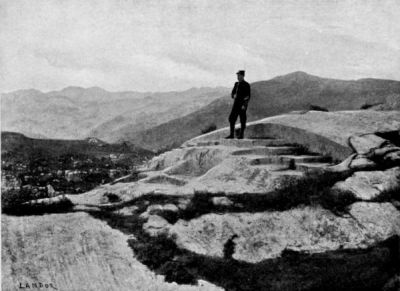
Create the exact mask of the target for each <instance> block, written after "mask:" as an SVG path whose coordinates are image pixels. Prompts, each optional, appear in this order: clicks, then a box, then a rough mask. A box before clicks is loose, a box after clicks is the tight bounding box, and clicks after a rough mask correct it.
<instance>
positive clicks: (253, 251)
mask: <svg viewBox="0 0 400 291" xmlns="http://www.w3.org/2000/svg"><path fill="white" fill-rule="evenodd" d="M368 211H370V212H372V213H373V214H372V216H368ZM351 213H352V214H353V216H354V217H355V218H351V217H346V218H344V217H338V216H336V215H334V214H333V213H331V212H330V211H329V210H326V209H323V208H320V207H303V208H296V209H291V210H287V211H273V212H262V213H229V214H224V215H218V214H207V215H204V216H201V217H199V218H196V219H193V220H191V221H189V222H188V221H184V220H179V221H178V222H177V223H176V224H175V225H173V226H172V227H171V228H170V234H171V235H172V236H173V237H175V238H176V242H177V244H178V246H180V247H181V248H184V249H189V250H190V251H193V252H195V253H198V254H203V255H207V256H217V257H223V250H224V245H225V244H226V242H227V241H228V240H229V238H230V237H232V236H233V235H236V236H237V238H235V240H234V242H235V244H236V248H235V253H234V255H233V258H235V259H237V260H240V261H246V262H252V263H256V262H260V261H263V260H266V259H271V258H276V257H280V256H281V253H282V252H283V251H284V250H287V249H290V250H294V251H301V252H308V253H321V252H327V251H334V250H338V249H355V248H367V247H370V246H372V245H374V244H376V243H377V242H380V241H384V240H385V239H387V238H389V237H390V236H392V235H396V234H397V235H398V234H400V212H399V211H398V210H397V209H396V208H394V207H393V206H392V205H391V204H390V203H387V204H379V203H370V204H366V203H364V204H355V205H354V206H353V207H352V210H351Z"/></svg>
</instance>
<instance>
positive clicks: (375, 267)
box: [4, 111, 400, 290]
mask: <svg viewBox="0 0 400 291" xmlns="http://www.w3.org/2000/svg"><path fill="white" fill-rule="evenodd" d="M399 128H400V114H399V112H371V111H367V112H366V111H344V112H315V111H309V112H298V113H294V114H287V115H281V116H275V117H270V118H266V119H262V120H259V121H257V122H253V123H250V124H249V127H248V130H247V131H246V135H247V137H248V138H245V139H242V140H236V139H233V140H226V139H222V138H221V137H223V136H225V135H226V130H225V129H222V130H218V131H215V132H212V133H209V134H205V135H203V136H200V137H197V138H195V139H192V140H189V141H187V142H186V143H184V144H183V145H182V146H181V147H180V148H177V149H174V150H171V151H168V152H165V153H163V154H161V155H159V156H157V157H155V158H153V159H152V160H150V161H149V162H148V163H146V164H145V165H143V166H142V167H141V168H140V169H139V172H138V173H135V175H137V177H138V179H137V180H136V181H135V182H128V183H122V182H121V181H120V182H116V183H113V184H106V185H101V186H99V187H98V188H96V189H93V190H92V191H89V192H87V193H83V194H80V195H65V196H64V197H54V198H50V199H45V200H40V201H34V202H32V203H30V202H28V203H26V205H25V204H24V207H29V206H31V207H39V208H40V207H42V208H40V209H44V210H43V211H44V212H46V211H48V209H50V207H51V206H52V203H53V204H54V205H57V203H60V201H61V202H62V201H64V200H67V201H70V202H71V203H70V204H71V205H72V206H71V208H69V209H68V211H71V210H72V211H87V212H89V213H91V214H92V215H93V216H94V217H97V218H99V219H102V220H105V221H107V223H108V224H109V225H110V226H111V227H113V228H116V229H119V230H121V231H122V232H123V233H124V234H122V233H120V232H115V230H112V229H111V228H110V227H109V226H107V225H105V224H102V223H100V222H99V221H98V220H94V219H93V218H92V217H91V216H85V219H86V218H87V217H89V218H88V219H87V220H88V221H89V222H90V221H95V222H96V223H95V224H94V225H95V227H93V230H94V231H97V233H100V234H101V235H99V234H94V235H93V239H95V240H96V239H101V238H99V237H104V239H106V238H107V237H108V232H109V231H112V232H113V233H118V235H117V236H118V238H117V239H116V240H117V241H118V243H119V245H116V244H114V241H113V240H112V239H111V240H110V244H109V246H110V249H108V251H112V250H114V249H115V248H116V247H119V248H121V249H122V250H123V251H124V252H127V250H126V248H127V246H126V244H125V243H123V244H122V245H121V241H124V242H125V241H128V243H129V246H131V248H132V250H133V252H132V250H130V253H129V255H130V257H129V255H128V253H124V254H125V255H126V257H125V259H126V258H127V257H129V259H126V260H128V262H125V261H123V260H122V261H123V262H120V261H118V262H117V263H116V264H117V265H118V266H119V267H118V268H125V267H126V270H125V269H124V270H125V271H124V272H122V273H121V274H122V275H121V276H122V277H124V276H127V275H126V273H127V272H128V273H129V274H130V269H129V268H133V267H132V266H136V263H137V262H136V258H137V259H138V260H140V261H142V262H143V263H145V264H146V265H147V266H148V269H147V268H146V267H144V265H141V266H142V267H143V268H144V270H145V271H144V272H147V273H146V274H145V275H143V276H144V277H143V279H141V277H140V278H139V277H137V278H136V277H135V278H129V279H128V280H127V281H125V283H123V284H127V285H126V286H129V287H128V288H125V287H126V286H125V285H124V286H122V287H121V286H119V285H115V286H113V287H112V288H114V289H112V288H111V289H107V290H117V289H115V288H117V287H116V286H118V287H121V288H120V289H118V290H214V289H215V288H216V287H215V286H214V285H213V284H214V283H215V284H216V285H218V286H222V287H224V288H226V290H235V288H236V289H237V290H242V289H243V290H310V289H311V290H322V289H324V288H325V287H326V286H330V287H332V288H333V289H334V290H365V288H364V287H366V286H367V287H368V288H370V289H369V290H375V289H376V290H379V288H382V287H383V285H384V284H385V283H386V282H387V281H388V280H389V279H390V278H392V277H393V276H395V275H396V272H398V269H399V267H400V263H399V262H400V259H398V258H397V256H398V249H399V244H400V239H399V237H400V225H399V223H400V213H399V210H398V208H396V207H395V205H398V204H399V200H400V197H399V196H398V192H399V189H400V177H399V176H400V163H399V162H400V159H399V155H400V148H398V142H397V141H396V138H390V136H395V134H394V133H396V130H397V131H398V130H399ZM135 177H136V176H135ZM396 191H397V192H396ZM111 194H112V195H111ZM342 194H343V195H342ZM110 197H112V199H110ZM360 201H361V202H360ZM43 205H44V206H43ZM74 215H77V214H60V217H61V218H60V219H61V220H62V221H63V222H62V223H67V220H65V218H62V217H68V219H70V220H71V223H74V222H75V221H76V219H75V218H74V217H75V216H74ZM79 215H86V214H79ZM55 217H56V216H52V218H55ZM7 219H8V218H7ZM13 219H14V218H12V219H8V220H7V223H10V222H11V221H12V220H13ZM15 219H16V220H18V219H20V218H15ZM58 219H59V218H58V216H57V219H55V220H54V221H55V222H54V223H56V221H57V220H58ZM29 223H32V224H34V225H36V226H35V227H36V229H42V228H44V229H45V231H42V232H44V233H47V227H48V225H49V223H52V222H50V221H46V222H42V221H41V220H40V219H39V218H35V219H32V220H31V221H29ZM29 223H28V225H29ZM99 223H100V224H101V225H102V226H101V227H100V224H99ZM76 225H79V226H80V224H79V223H76ZM32 227H33V226H32ZM35 227H33V229H35ZM88 228H90V226H88V225H86V224H84V225H83V226H81V227H80V229H79V230H77V229H69V228H67V230H66V232H67V233H68V235H71V236H72V235H73V236H80V235H81V234H80V232H81V231H86V230H87V229H88ZM4 229H6V231H7V229H8V227H7V226H6V227H5V228H4ZM10 229H14V230H13V231H15V230H16V229H17V226H16V225H15V224H13V225H12V227H11V228H10ZM103 230H104V232H102V231H103ZM21 235H22V234H19V236H21ZM23 235H27V233H25V234H23ZM46 235H47V234H46ZM7 236H10V234H7ZM28 236H33V234H30V233H29V232H28ZM41 239H42V238H41V237H36V241H38V243H39V244H40V243H41ZM67 239H68V238H67ZM120 240H121V241H120ZM51 243H54V245H57V244H58V245H60V244H61V242H60V241H54V242H53V241H52V242H51ZM93 244H94V245H97V243H96V242H95V241H94V242H93ZM98 244H99V246H98V248H99V249H100V250H102V248H103V247H104V248H106V246H102V245H101V244H100V243H98ZM96 248H97V247H96ZM9 249H12V248H11V247H10V248H9ZM7 251H8V252H11V251H9V250H8V249H7ZM74 252H76V250H74ZM73 255H76V254H75V253H73ZM84 255H86V253H85V254H84ZM87 256H88V257H89V258H90V259H91V258H92V257H91V253H89V254H88V255H87ZM104 256H107V258H108V259H109V260H110V262H111V261H112V258H114V257H116V258H120V257H121V255H120V254H119V253H118V251H115V253H113V254H112V255H109V254H108V253H107V251H105V252H104ZM10 258H11V255H8V261H7V263H9V262H10V260H11V259H10ZM33 259H35V258H33ZM67 259H70V258H69V257H67ZM88 260H89V259H88ZM93 260H94V261H96V260H95V259H93ZM118 260H119V259H118ZM96 263H98V261H96ZM100 264H103V265H102V266H106V267H104V268H105V269H107V272H108V271H109V269H112V268H114V267H107V264H110V263H109V262H108V261H107V259H104V261H100ZM72 265H73V266H74V264H72ZM88 265H89V267H88V270H89V271H90V270H92V265H95V263H93V262H92V261H91V262H89V263H88ZM93 268H94V267H93ZM101 268H102V267H101ZM115 268H116V267H115ZM140 268H141V267H140ZM33 269H34V270H36V269H35V268H33ZM149 269H150V270H152V271H154V272H156V273H160V274H163V275H165V276H166V277H165V280H167V281H171V282H172V281H175V282H179V283H180V284H188V283H191V284H196V282H197V284H198V285H197V286H192V287H188V286H186V285H178V284H176V283H172V284H168V283H165V282H164V281H162V279H159V278H161V277H159V276H156V275H154V273H153V272H151V271H149ZM140 270H141V269H140ZM8 272H9V273H10V272H11V271H8ZM93 272H98V274H100V275H99V276H102V275H101V274H103V273H102V272H104V270H98V271H93ZM139 272H141V271H139ZM313 272H314V273H313ZM61 273H62V272H61ZM5 274H8V273H7V272H6V273H5ZM96 274H97V273H96ZM90 275H93V274H90ZM51 276H53V275H51ZM54 276H55V275H54ZM61 276H64V275H61ZM65 276H67V275H65ZM107 276H111V275H107ZM107 276H105V277H104V280H105V282H106V283H104V285H101V286H100V285H99V286H100V287H99V288H100V289H97V290H104V289H101V288H103V287H104V286H108V285H107V284H111V283H107V282H108V281H107V280H111V279H109V277H107ZM149 276H150V277H149ZM116 278H117V277H116ZM119 278H120V277H118V278H117V279H118V280H119ZM138 278H139V279H140V280H141V281H140V282H142V283H141V284H139V283H138V281H137V280H139V279H138ZM148 278H152V279H150V280H154V282H153V284H154V285H148V284H149V283H147V281H146V280H148ZM316 278H318V279H316ZM117 279H116V280H117ZM199 279H202V280H203V279H204V280H205V281H201V280H199ZM121 280H122V279H121ZM206 281H208V282H211V283H208V282H206ZM58 282H59V281H57V283H58ZM60 282H61V281H60ZM59 284H60V285H61V286H63V284H64V283H62V282H61V283H59ZM121 284H122V283H121ZM129 284H130V285H129ZM135 284H136V285H135ZM137 285H140V286H139V287H138V288H136V286H137ZM132 286H133V287H132ZM149 286H150V287H149ZM160 286H161V287H160ZM294 286H295V287H294ZM371 286H372V287H373V288H375V287H376V288H375V289H371V288H372V287H371ZM297 287H298V288H297ZM353 287H354V288H355V289H354V288H353ZM141 288H142V289H141ZM143 288H147V289H143ZM182 288H183V289H182ZM185 288H189V289H185ZM190 288H194V289H190ZM77 290H78V289H77ZM85 290H91V289H90V288H89V289H85ZM216 290H217V289H216Z"/></svg>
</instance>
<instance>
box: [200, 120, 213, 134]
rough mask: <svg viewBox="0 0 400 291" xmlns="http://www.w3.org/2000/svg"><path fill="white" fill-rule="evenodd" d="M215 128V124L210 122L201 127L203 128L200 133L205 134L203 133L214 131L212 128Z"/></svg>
mask: <svg viewBox="0 0 400 291" xmlns="http://www.w3.org/2000/svg"><path fill="white" fill-rule="evenodd" d="M216 129H217V126H216V125H215V123H211V124H209V125H207V126H206V127H205V128H203V129H202V130H201V133H202V134H205V133H208V132H211V131H214V130H216Z"/></svg>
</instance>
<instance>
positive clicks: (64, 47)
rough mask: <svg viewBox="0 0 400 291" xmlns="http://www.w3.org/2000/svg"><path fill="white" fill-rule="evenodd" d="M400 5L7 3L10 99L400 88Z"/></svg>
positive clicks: (1, 7) (214, 0)
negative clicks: (94, 92) (79, 90)
mask: <svg viewBox="0 0 400 291" xmlns="http://www.w3.org/2000/svg"><path fill="white" fill-rule="evenodd" d="M399 15H400V1H399V0H385V1H381V0H376V1H372V0H360V1H355V0H336V1H335V0H326V1H323V0H314V1H299V0H297V1H283V0H274V1H265V0H264V1H261V0H260V1H246V0H242V1H228V0H226V1H224V0H208V1H204V0H201V1H200V0H199V1H189V0H181V1H168V0H159V1H149V0H143V1H142V0H96V1H95V0H93V1H92V0H84V1H83V0H0V43H1V45H0V82H1V86H0V87H1V90H0V91H2V92H5V91H12V90H17V89H26V88H36V89H40V90H44V91H47V90H56V89H61V88H63V87H66V86H70V85H74V86H82V87H91V86H100V87H103V88H105V89H108V90H112V91H119V90H138V91H167V90H182V89H187V88H190V87H194V86H196V87H199V86H231V85H232V82H233V81H234V80H235V72H236V71H237V70H238V69H246V71H247V79H248V80H249V81H256V80H265V79H269V78H271V77H274V76H276V75H282V74H286V73H289V72H293V71H298V70H301V71H306V72H308V73H311V74H315V75H319V76H325V77H334V78H343V79H357V78H364V77H375V78H389V79H396V80H399V79H400V21H399V17H400V16H399Z"/></svg>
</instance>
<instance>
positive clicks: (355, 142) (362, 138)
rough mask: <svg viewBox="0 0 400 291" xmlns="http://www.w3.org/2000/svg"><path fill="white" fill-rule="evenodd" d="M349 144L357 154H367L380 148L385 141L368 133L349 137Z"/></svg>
mask: <svg viewBox="0 0 400 291" xmlns="http://www.w3.org/2000/svg"><path fill="white" fill-rule="evenodd" d="M349 142H350V144H351V146H352V147H353V148H354V150H355V151H356V152H357V153H358V154H367V153H369V152H370V151H371V150H373V149H378V148H380V147H381V146H382V145H384V144H385V142H386V140H385V139H383V138H381V137H379V136H377V135H375V134H372V133H370V134H363V135H354V136H351V137H350V139H349Z"/></svg>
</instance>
